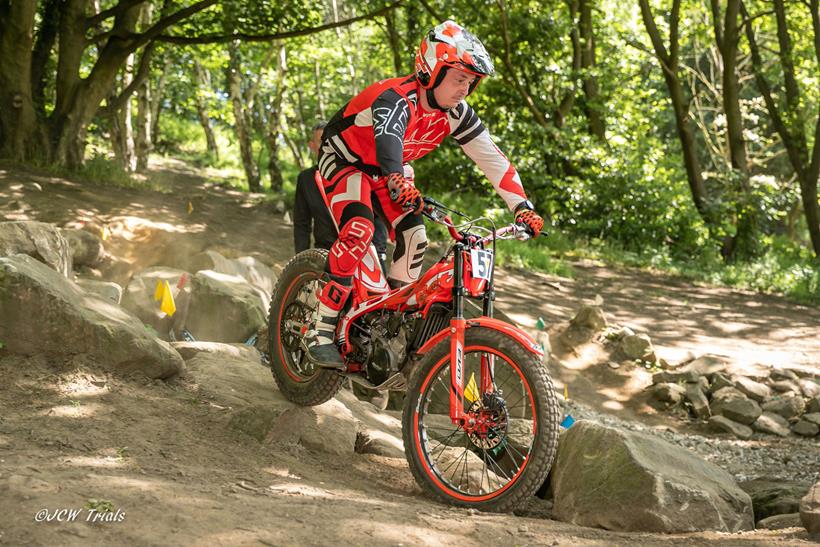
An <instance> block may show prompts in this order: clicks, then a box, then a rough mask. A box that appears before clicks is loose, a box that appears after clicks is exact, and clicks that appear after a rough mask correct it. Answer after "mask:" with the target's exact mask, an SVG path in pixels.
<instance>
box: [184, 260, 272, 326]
mask: <svg viewBox="0 0 820 547" xmlns="http://www.w3.org/2000/svg"><path fill="white" fill-rule="evenodd" d="M265 313H266V309H265V307H264V304H263V302H262V300H261V298H260V297H259V294H258V293H257V291H256V290H255V289H254V288H253V287H251V286H250V285H249V284H248V282H247V281H245V279H244V278H243V277H240V276H236V275H226V274H221V273H218V272H214V271H210V270H202V271H199V272H197V273H196V274H194V277H193V279H192V280H191V304H190V306H189V307H188V316H187V318H186V321H185V328H186V329H187V330H188V331H190V333H191V334H192V335H193V336H194V338H196V339H197V340H207V341H211V342H244V341H246V340H247V339H248V338H249V337H250V336H251V335H253V334H255V333H256V331H257V330H258V329H259V327H260V326H262V324H264V323H265Z"/></svg>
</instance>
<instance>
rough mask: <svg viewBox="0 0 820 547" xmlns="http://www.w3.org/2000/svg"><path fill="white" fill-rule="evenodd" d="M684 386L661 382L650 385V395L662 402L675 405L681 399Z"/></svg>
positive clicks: (683, 393)
mask: <svg viewBox="0 0 820 547" xmlns="http://www.w3.org/2000/svg"><path fill="white" fill-rule="evenodd" d="M685 394H686V388H684V387H683V386H681V385H679V384H670V383H662V384H655V385H654V386H652V396H653V397H654V398H655V399H656V400H657V401H660V402H662V403H668V404H669V405H676V404H678V403H679V402H681V401H682V400H683V397H684V396H685Z"/></svg>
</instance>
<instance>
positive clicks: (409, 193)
mask: <svg viewBox="0 0 820 547" xmlns="http://www.w3.org/2000/svg"><path fill="white" fill-rule="evenodd" d="M387 188H388V190H390V199H392V200H393V201H394V202H396V203H397V204H398V205H400V206H401V207H402V208H404V209H413V214H415V215H417V214H419V213H420V212H421V210H422V208H423V207H424V201H423V200H422V199H421V192H419V191H418V188H416V187H415V186H413V183H412V182H410V180H409V179H406V178H404V177H403V176H402V175H401V174H400V173H390V174H389V175H387Z"/></svg>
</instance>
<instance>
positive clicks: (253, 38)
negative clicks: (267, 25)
mask: <svg viewBox="0 0 820 547" xmlns="http://www.w3.org/2000/svg"><path fill="white" fill-rule="evenodd" d="M406 1H407V0H396V1H395V2H393V3H392V4H388V5H387V6H385V7H383V8H380V9H378V10H375V11H371V12H370V13H365V14H364V15H359V16H357V17H351V18H349V19H344V20H342V21H338V22H334V23H327V24H325V25H320V26H318V27H310V28H305V29H300V30H290V31H286V32H277V33H274V34H245V33H242V32H237V33H233V34H205V35H202V36H172V35H167V34H159V33H155V36H152V37H150V38H148V39H149V40H150V39H156V40H157V41H159V42H166V43H169V44H187V45H190V44H219V43H226V42H231V41H233V40H239V41H242V42H271V41H273V40H285V39H288V38H296V37H298V36H307V35H309V34H315V33H317V32H322V31H325V30H331V29H334V28H339V27H345V26H348V25H351V24H353V23H356V22H358V21H363V20H365V19H372V18H374V17H380V16H383V15H384V14H385V13H387V12H389V11H391V10H394V9H396V8H398V7H400V6H401V5H402V4H404V3H405V2H406ZM215 2H216V0H203V1H202V2H200V4H202V3H207V4H208V5H210V4H213V3H215ZM192 7H193V6H192ZM206 7H207V6H206ZM203 9H204V8H203ZM160 22H161V21H160ZM158 24H159V23H158ZM168 26H169V25H165V27H164V28H163V29H161V30H160V32H162V30H164V29H165V28H167V27H168ZM149 32H150V30H149V31H146V33H145V34H148V33H149Z"/></svg>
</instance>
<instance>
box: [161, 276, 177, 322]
mask: <svg viewBox="0 0 820 547" xmlns="http://www.w3.org/2000/svg"><path fill="white" fill-rule="evenodd" d="M162 289H163V290H162V303H160V305H159V309H160V311H164V312H165V313H166V315H168V316H169V317H170V316H172V315H174V313H175V312H176V311H177V306H176V304H174V293H172V292H171V285H170V284H169V283H168V282H167V281H166V282H165V284H164V285H163V287H162Z"/></svg>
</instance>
